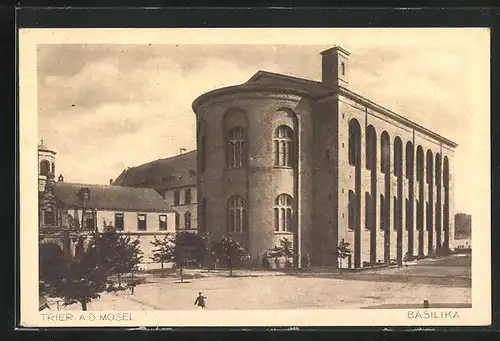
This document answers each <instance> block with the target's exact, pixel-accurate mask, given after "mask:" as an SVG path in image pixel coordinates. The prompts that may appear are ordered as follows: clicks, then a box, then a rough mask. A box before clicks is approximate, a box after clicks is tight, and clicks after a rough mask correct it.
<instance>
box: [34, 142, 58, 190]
mask: <svg viewBox="0 0 500 341" xmlns="http://www.w3.org/2000/svg"><path fill="white" fill-rule="evenodd" d="M55 173H56V152H55V151H54V150H52V149H51V148H49V147H47V145H45V144H44V143H43V139H42V141H41V142H40V144H39V145H38V191H39V192H43V190H44V189H45V184H46V183H47V179H48V178H49V177H54V176H55Z"/></svg>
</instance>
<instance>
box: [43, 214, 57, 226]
mask: <svg viewBox="0 0 500 341" xmlns="http://www.w3.org/2000/svg"><path fill="white" fill-rule="evenodd" d="M43 215H44V225H48V226H54V225H55V219H54V212H52V211H47V212H44V214H43Z"/></svg>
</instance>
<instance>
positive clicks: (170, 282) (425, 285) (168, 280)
mask: <svg viewBox="0 0 500 341" xmlns="http://www.w3.org/2000/svg"><path fill="white" fill-rule="evenodd" d="M186 273H187V276H186V283H179V277H178V276H177V275H176V274H168V275H167V276H166V277H161V276H160V275H159V274H149V275H148V276H147V282H146V283H145V284H142V285H139V286H138V287H137V288H136V289H135V292H134V294H133V295H130V294H129V293H128V292H124V293H120V294H104V295H103V296H102V297H101V298H100V299H98V300H95V301H93V302H91V303H90V304H89V308H88V309H89V310H186V309H196V307H195V306H194V301H195V299H196V296H197V294H198V292H199V291H202V292H203V295H204V296H206V297H207V308H206V309H207V310H226V309H314V308H318V309H319V308H321V309H356V308H415V307H419V306H421V305H422V302H423V301H424V300H428V301H429V302H430V307H447V308H458V307H462V308H465V307H469V306H470V304H471V287H470V282H471V272H470V256H458V255H455V256H450V257H447V258H442V259H437V260H422V261H420V262H418V264H416V265H412V266H408V267H404V268H386V269H380V270H376V271H375V270H369V271H363V272H357V273H352V272H344V273H341V274H338V273H333V272H326V271H323V272H320V271H315V272H313V271H311V272H309V273H303V272H302V273H288V274H286V273H284V272H273V271H269V272H264V271H245V270H237V271H235V277H231V278H230V277H228V271H214V272H210V273H209V272H207V271H206V270H187V272H186ZM63 310H80V306H79V305H72V306H69V307H65V308H63Z"/></svg>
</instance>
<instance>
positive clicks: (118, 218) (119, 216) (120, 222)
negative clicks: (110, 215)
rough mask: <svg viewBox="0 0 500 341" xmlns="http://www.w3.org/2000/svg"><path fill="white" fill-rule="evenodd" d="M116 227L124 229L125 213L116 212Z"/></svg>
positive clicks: (118, 229)
mask: <svg viewBox="0 0 500 341" xmlns="http://www.w3.org/2000/svg"><path fill="white" fill-rule="evenodd" d="M115 229H116V230H117V231H123V213H115Z"/></svg>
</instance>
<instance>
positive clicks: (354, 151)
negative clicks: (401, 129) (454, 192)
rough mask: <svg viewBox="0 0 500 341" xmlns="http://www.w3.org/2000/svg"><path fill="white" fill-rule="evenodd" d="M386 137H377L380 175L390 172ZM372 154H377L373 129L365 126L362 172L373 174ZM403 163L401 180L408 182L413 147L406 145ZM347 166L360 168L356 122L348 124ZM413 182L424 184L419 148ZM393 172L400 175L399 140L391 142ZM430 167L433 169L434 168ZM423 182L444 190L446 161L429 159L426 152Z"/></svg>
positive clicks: (446, 170)
mask: <svg viewBox="0 0 500 341" xmlns="http://www.w3.org/2000/svg"><path fill="white" fill-rule="evenodd" d="M390 144H391V143H390V137H389V134H388V133H387V132H386V131H384V132H382V135H381V137H380V151H381V153H380V155H381V157H380V171H381V172H382V173H387V172H390V170H391V155H390V154H391V153H390V149H391V146H390ZM376 151H377V134H376V131H375V128H374V127H373V126H372V125H369V126H368V127H367V128H366V168H367V169H369V170H375V166H376V160H377V157H376V155H377V154H376ZM405 152H406V159H405V160H406V162H405V172H404V173H405V176H406V178H410V177H411V176H413V165H414V163H413V162H414V161H413V159H414V154H413V144H412V143H411V142H409V141H408V142H407V143H406V148H405ZM348 153H349V164H351V165H353V166H360V164H361V127H360V124H359V122H358V121H357V120H356V119H352V120H351V121H350V122H349V151H348ZM416 156H417V179H418V180H419V181H423V180H424V151H423V148H422V146H418V147H417V155H416ZM392 162H393V172H394V175H396V176H402V175H403V142H402V140H401V138H400V137H399V136H396V137H395V138H394V159H393V160H392ZM441 163H443V172H441ZM434 164H435V165H436V167H435V168H434ZM425 166H426V167H425V180H426V182H427V183H428V184H433V183H434V179H436V180H435V181H436V185H440V184H441V179H442V180H443V185H444V186H445V187H447V186H449V161H448V158H447V157H444V160H441V154H440V153H436V155H435V157H434V156H433V153H432V151H431V150H430V149H429V150H427V152H426V155H425Z"/></svg>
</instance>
